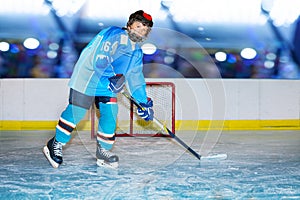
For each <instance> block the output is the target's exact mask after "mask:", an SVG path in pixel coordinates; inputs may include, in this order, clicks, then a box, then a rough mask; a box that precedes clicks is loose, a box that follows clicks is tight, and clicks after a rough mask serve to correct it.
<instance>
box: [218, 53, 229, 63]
mask: <svg viewBox="0 0 300 200" xmlns="http://www.w3.org/2000/svg"><path fill="white" fill-rule="evenodd" d="M215 58H216V60H217V61H219V62H224V61H225V60H226V58H227V54H226V53H225V52H222V51H218V52H216V53H215Z"/></svg>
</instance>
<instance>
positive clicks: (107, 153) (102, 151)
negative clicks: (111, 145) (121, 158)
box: [100, 148, 115, 158]
mask: <svg viewBox="0 0 300 200" xmlns="http://www.w3.org/2000/svg"><path fill="white" fill-rule="evenodd" d="M100 152H101V154H102V155H103V156H104V157H106V158H110V157H112V156H115V155H114V154H113V153H112V152H110V151H108V150H106V149H104V148H100Z"/></svg>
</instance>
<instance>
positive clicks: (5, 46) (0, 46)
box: [0, 42, 9, 52]
mask: <svg viewBox="0 0 300 200" xmlns="http://www.w3.org/2000/svg"><path fill="white" fill-rule="evenodd" d="M8 50H9V44H8V43H7V42H0V51H3V52H6V51H8Z"/></svg>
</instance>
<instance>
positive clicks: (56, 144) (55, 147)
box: [53, 140, 63, 157]
mask: <svg viewBox="0 0 300 200" xmlns="http://www.w3.org/2000/svg"><path fill="white" fill-rule="evenodd" d="M62 147H63V144H62V143H61V142H57V141H56V140H55V141H54V144H53V151H54V155H56V156H60V157H62Z"/></svg>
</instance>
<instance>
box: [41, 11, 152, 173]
mask: <svg viewBox="0 0 300 200" xmlns="http://www.w3.org/2000/svg"><path fill="white" fill-rule="evenodd" d="M152 26H153V21H152V17H151V15H149V14H147V13H145V12H144V11H143V10H139V11H136V12H135V13H132V14H131V15H130V17H129V19H128V22H127V25H126V27H124V28H119V27H114V26H112V27H109V28H106V29H104V30H102V31H101V32H100V33H98V34H97V35H96V36H95V37H94V38H93V39H92V40H91V42H90V43H89V44H88V45H87V46H86V47H85V48H84V50H83V51H82V52H81V55H80V57H79V59H78V61H77V62H76V64H75V67H74V71H73V74H72V76H71V79H70V81H69V84H68V85H69V87H70V93H69V104H68V105H67V107H66V109H65V110H64V111H63V112H62V114H61V116H60V118H59V120H58V124H57V126H56V132H55V136H54V137H53V138H52V139H51V140H49V141H48V143H47V145H46V146H45V147H44V149H43V152H44V154H45V156H46V158H47V159H48V160H49V162H50V164H51V165H52V166H53V167H54V168H57V167H59V165H60V164H61V163H62V162H63V158H62V146H63V145H64V144H66V143H68V142H69V141H70V139H71V133H72V131H73V130H74V129H75V128H76V126H77V124H78V123H79V122H80V121H81V120H82V119H83V117H84V116H85V114H86V112H87V110H88V109H89V108H90V107H91V105H92V104H93V103H94V102H95V104H96V107H97V108H99V110H100V118H99V124H98V132H97V150H96V157H97V164H98V165H101V166H102V165H109V166H111V167H116V166H118V160H119V158H118V156H116V155H114V154H112V153H111V152H110V150H111V149H112V147H113V144H114V142H115V129H116V118H117V113H118V105H117V98H116V96H117V94H116V93H118V92H120V91H122V89H123V87H124V85H125V82H126V83H127V84H126V85H127V86H128V88H127V89H128V90H129V91H130V93H131V95H132V96H133V97H134V98H135V99H136V100H137V101H138V102H139V103H140V104H142V105H144V106H145V108H146V109H145V110H140V111H139V113H138V114H139V115H140V116H141V117H143V118H144V119H145V120H151V119H153V110H152V105H153V103H152V101H151V103H149V101H148V97H147V93H146V83H145V79H144V75H143V60H142V59H143V52H142V50H141V48H140V44H139V43H140V42H142V41H144V40H145V39H146V38H147V36H148V34H149V33H150V31H151V27H152Z"/></svg>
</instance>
